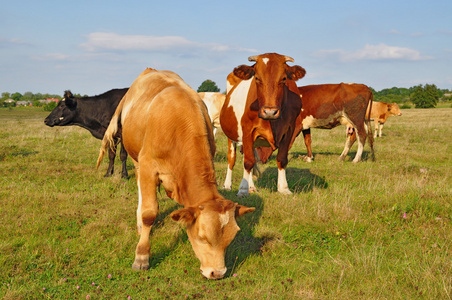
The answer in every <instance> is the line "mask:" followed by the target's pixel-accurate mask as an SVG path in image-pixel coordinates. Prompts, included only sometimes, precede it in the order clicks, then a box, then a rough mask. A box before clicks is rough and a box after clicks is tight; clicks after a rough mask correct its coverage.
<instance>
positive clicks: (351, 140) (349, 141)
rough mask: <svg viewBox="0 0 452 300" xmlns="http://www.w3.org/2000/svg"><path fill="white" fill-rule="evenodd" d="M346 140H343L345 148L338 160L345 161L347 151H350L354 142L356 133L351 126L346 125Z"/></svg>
mask: <svg viewBox="0 0 452 300" xmlns="http://www.w3.org/2000/svg"><path fill="white" fill-rule="evenodd" d="M345 133H346V136H347V138H346V140H345V147H344V151H342V153H341V156H339V160H342V161H343V160H345V157H346V156H347V154H348V151H350V148H351V147H352V146H353V144H354V143H355V141H356V132H355V129H354V128H353V127H352V126H351V125H347V127H346V130H345Z"/></svg>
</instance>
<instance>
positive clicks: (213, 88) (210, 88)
mask: <svg viewBox="0 0 452 300" xmlns="http://www.w3.org/2000/svg"><path fill="white" fill-rule="evenodd" d="M219 91H220V88H219V87H218V86H217V84H216V83H215V82H214V81H212V80H210V79H207V80H204V82H203V83H201V85H200V86H199V87H198V91H197V92H198V93H200V92H219Z"/></svg>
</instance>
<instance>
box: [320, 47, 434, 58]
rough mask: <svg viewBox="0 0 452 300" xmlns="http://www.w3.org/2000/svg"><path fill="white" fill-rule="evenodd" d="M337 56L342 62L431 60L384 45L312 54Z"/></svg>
mask: <svg viewBox="0 0 452 300" xmlns="http://www.w3.org/2000/svg"><path fill="white" fill-rule="evenodd" d="M332 55H335V56H338V58H339V60H341V61H343V62H349V61H356V60H408V61H419V60H429V59H433V57H431V56H422V55H421V54H420V53H419V51H417V50H414V49H411V48H405V47H397V46H388V45H386V44H383V43H382V44H379V45H369V44H367V45H366V46H365V47H364V49H360V50H357V51H354V52H347V51H345V50H341V49H334V50H320V51H318V52H317V53H315V54H314V56H317V57H327V56H332Z"/></svg>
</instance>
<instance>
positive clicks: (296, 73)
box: [286, 66, 306, 81]
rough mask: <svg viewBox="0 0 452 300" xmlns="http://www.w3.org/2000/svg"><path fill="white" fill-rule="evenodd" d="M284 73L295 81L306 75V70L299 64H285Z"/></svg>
mask: <svg viewBox="0 0 452 300" xmlns="http://www.w3.org/2000/svg"><path fill="white" fill-rule="evenodd" d="M286 73H287V76H288V77H289V79H290V80H293V81H297V80H298V79H301V78H303V77H304V76H305V75H306V70H305V69H304V68H302V67H300V66H292V67H289V66H287V68H286Z"/></svg>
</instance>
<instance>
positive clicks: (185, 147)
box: [98, 69, 254, 279]
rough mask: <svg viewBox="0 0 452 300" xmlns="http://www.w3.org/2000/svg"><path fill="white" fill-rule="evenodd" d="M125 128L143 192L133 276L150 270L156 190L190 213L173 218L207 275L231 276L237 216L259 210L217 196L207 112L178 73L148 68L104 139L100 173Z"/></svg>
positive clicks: (130, 152)
mask: <svg viewBox="0 0 452 300" xmlns="http://www.w3.org/2000/svg"><path fill="white" fill-rule="evenodd" d="M118 124H120V125H121V127H122V137H123V139H124V147H125V148H126V150H127V152H128V153H129V156H130V157H131V158H132V160H133V162H134V164H135V168H136V176H137V183H138V191H139V201H138V209H137V227H138V233H139V234H141V236H140V241H139V242H138V245H137V248H136V255H135V262H134V263H133V266H132V267H133V268H134V269H148V268H149V250H150V245H149V234H150V231H151V227H152V224H153V223H154V221H155V219H156V217H157V213H158V203H157V195H156V193H157V187H158V186H159V185H160V184H162V185H163V187H164V188H165V190H166V193H167V195H168V196H169V197H170V198H172V199H174V200H175V201H176V202H178V203H179V204H182V205H183V206H184V208H182V209H179V210H177V211H174V212H172V213H171V218H172V219H173V220H175V221H178V222H181V223H183V224H185V225H186V227H187V234H188V237H189V239H190V243H191V245H192V247H193V250H194V251H195V254H196V256H197V257H198V258H199V260H200V261H201V271H202V274H203V275H204V276H205V277H207V278H209V279H218V278H222V277H223V276H224V275H225V273H226V266H225V262H224V256H225V251H226V248H227V247H228V245H229V244H230V243H231V241H232V240H233V239H234V237H235V235H236V234H237V232H238V231H239V229H240V228H239V227H238V226H237V223H236V219H235V218H236V217H238V216H240V215H242V214H245V213H249V212H252V211H254V208H248V207H245V206H241V205H238V204H237V203H234V202H232V201H230V200H226V199H224V198H223V197H222V196H221V195H220V194H219V193H218V190H217V186H216V181H215V171H214V164H213V156H214V153H215V144H214V140H213V134H212V127H211V124H210V120H209V116H208V114H207V110H206V108H205V105H204V104H203V102H202V100H201V98H199V96H198V94H197V93H196V92H195V91H193V90H192V89H191V88H190V87H189V86H188V85H187V84H186V83H185V82H184V81H183V80H182V79H181V78H180V77H179V76H178V75H177V74H175V73H173V72H170V71H157V70H154V69H146V70H145V71H144V72H143V73H141V74H140V76H138V78H137V79H136V80H135V82H134V83H133V84H132V86H131V87H130V89H129V91H128V92H127V94H126V95H125V96H124V98H123V99H122V101H121V102H120V104H119V106H118V108H117V110H116V112H115V114H114V116H113V118H112V120H111V122H110V126H109V127H108V129H107V132H106V133H105V137H104V139H103V142H102V148H101V151H100V154H99V159H98V166H99V163H100V162H101V160H102V157H103V154H104V152H105V150H106V149H107V148H108V147H109V146H110V147H111V146H112V145H113V143H114V142H113V137H114V136H115V132H116V131H117V130H118Z"/></svg>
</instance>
